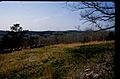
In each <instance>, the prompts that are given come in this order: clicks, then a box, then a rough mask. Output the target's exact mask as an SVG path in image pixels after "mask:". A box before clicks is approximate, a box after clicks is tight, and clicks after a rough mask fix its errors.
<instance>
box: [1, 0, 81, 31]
mask: <svg viewBox="0 0 120 79" xmlns="http://www.w3.org/2000/svg"><path fill="white" fill-rule="evenodd" d="M64 4H65V2H21V1H18V2H1V3H0V30H9V29H10V26H11V25H12V24H14V23H20V24H21V26H22V27H23V29H25V30H34V31H39V30H40V31H45V30H74V29H75V27H74V26H76V25H80V22H79V17H80V16H79V13H77V12H72V11H70V10H68V9H67V8H63V7H64V6H65V5H64Z"/></svg>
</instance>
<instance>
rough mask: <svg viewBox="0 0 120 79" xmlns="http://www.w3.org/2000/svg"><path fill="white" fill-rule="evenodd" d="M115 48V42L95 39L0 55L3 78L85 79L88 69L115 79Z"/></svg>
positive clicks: (108, 78) (109, 78) (106, 77)
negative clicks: (93, 40)
mask: <svg viewBox="0 0 120 79" xmlns="http://www.w3.org/2000/svg"><path fill="white" fill-rule="evenodd" d="M114 49H115V47H114V41H99V42H98V41H95V42H88V43H73V44H58V45H50V46H45V47H41V48H34V49H23V50H21V51H14V52H12V53H6V54H0V79H77V78H79V79H83V77H84V75H85V71H84V70H85V69H87V68H91V69H92V70H94V71H96V73H98V74H100V76H101V78H102V79H113V78H114V71H113V70H114V58H113V57H114V54H115V52H114Z"/></svg>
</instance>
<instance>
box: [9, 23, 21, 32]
mask: <svg viewBox="0 0 120 79" xmlns="http://www.w3.org/2000/svg"><path fill="white" fill-rule="evenodd" d="M10 29H11V31H13V32H20V31H22V27H20V24H13V26H11V27H10Z"/></svg>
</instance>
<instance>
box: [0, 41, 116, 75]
mask: <svg viewBox="0 0 120 79" xmlns="http://www.w3.org/2000/svg"><path fill="white" fill-rule="evenodd" d="M114 42H115V41H94V42H88V43H72V44H58V45H50V46H45V47H42V48H34V49H23V50H21V51H14V52H12V53H7V54H0V74H9V73H10V72H12V71H20V70H22V69H23V68H25V67H26V66H27V65H29V64H30V63H33V65H35V66H43V67H45V68H46V69H45V71H44V73H45V74H46V75H48V76H50V77H51V76H52V75H53V72H54V71H53V70H52V68H51V67H47V66H46V65H47V64H50V63H51V62H52V61H53V60H54V61H55V60H57V59H60V58H63V59H64V58H65V56H66V54H65V53H64V48H66V47H69V48H70V47H76V46H81V45H92V44H101V43H114ZM68 61H69V60H64V62H66V66H63V68H67V67H72V66H73V65H74V64H71V65H69V63H68ZM44 62H45V63H44ZM46 62H48V63H46ZM74 70H75V68H74ZM72 72H73V71H71V72H70V73H72Z"/></svg>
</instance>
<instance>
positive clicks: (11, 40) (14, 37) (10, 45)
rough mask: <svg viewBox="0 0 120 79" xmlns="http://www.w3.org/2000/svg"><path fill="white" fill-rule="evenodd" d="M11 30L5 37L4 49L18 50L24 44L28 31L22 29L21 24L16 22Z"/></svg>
mask: <svg viewBox="0 0 120 79" xmlns="http://www.w3.org/2000/svg"><path fill="white" fill-rule="evenodd" d="M10 29H11V31H8V33H7V34H6V35H5V36H4V37H3V39H2V40H3V42H2V46H3V50H18V49H21V48H22V46H23V45H24V44H23V42H24V37H25V33H27V31H22V27H20V24H14V25H13V26H11V27H10Z"/></svg>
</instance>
